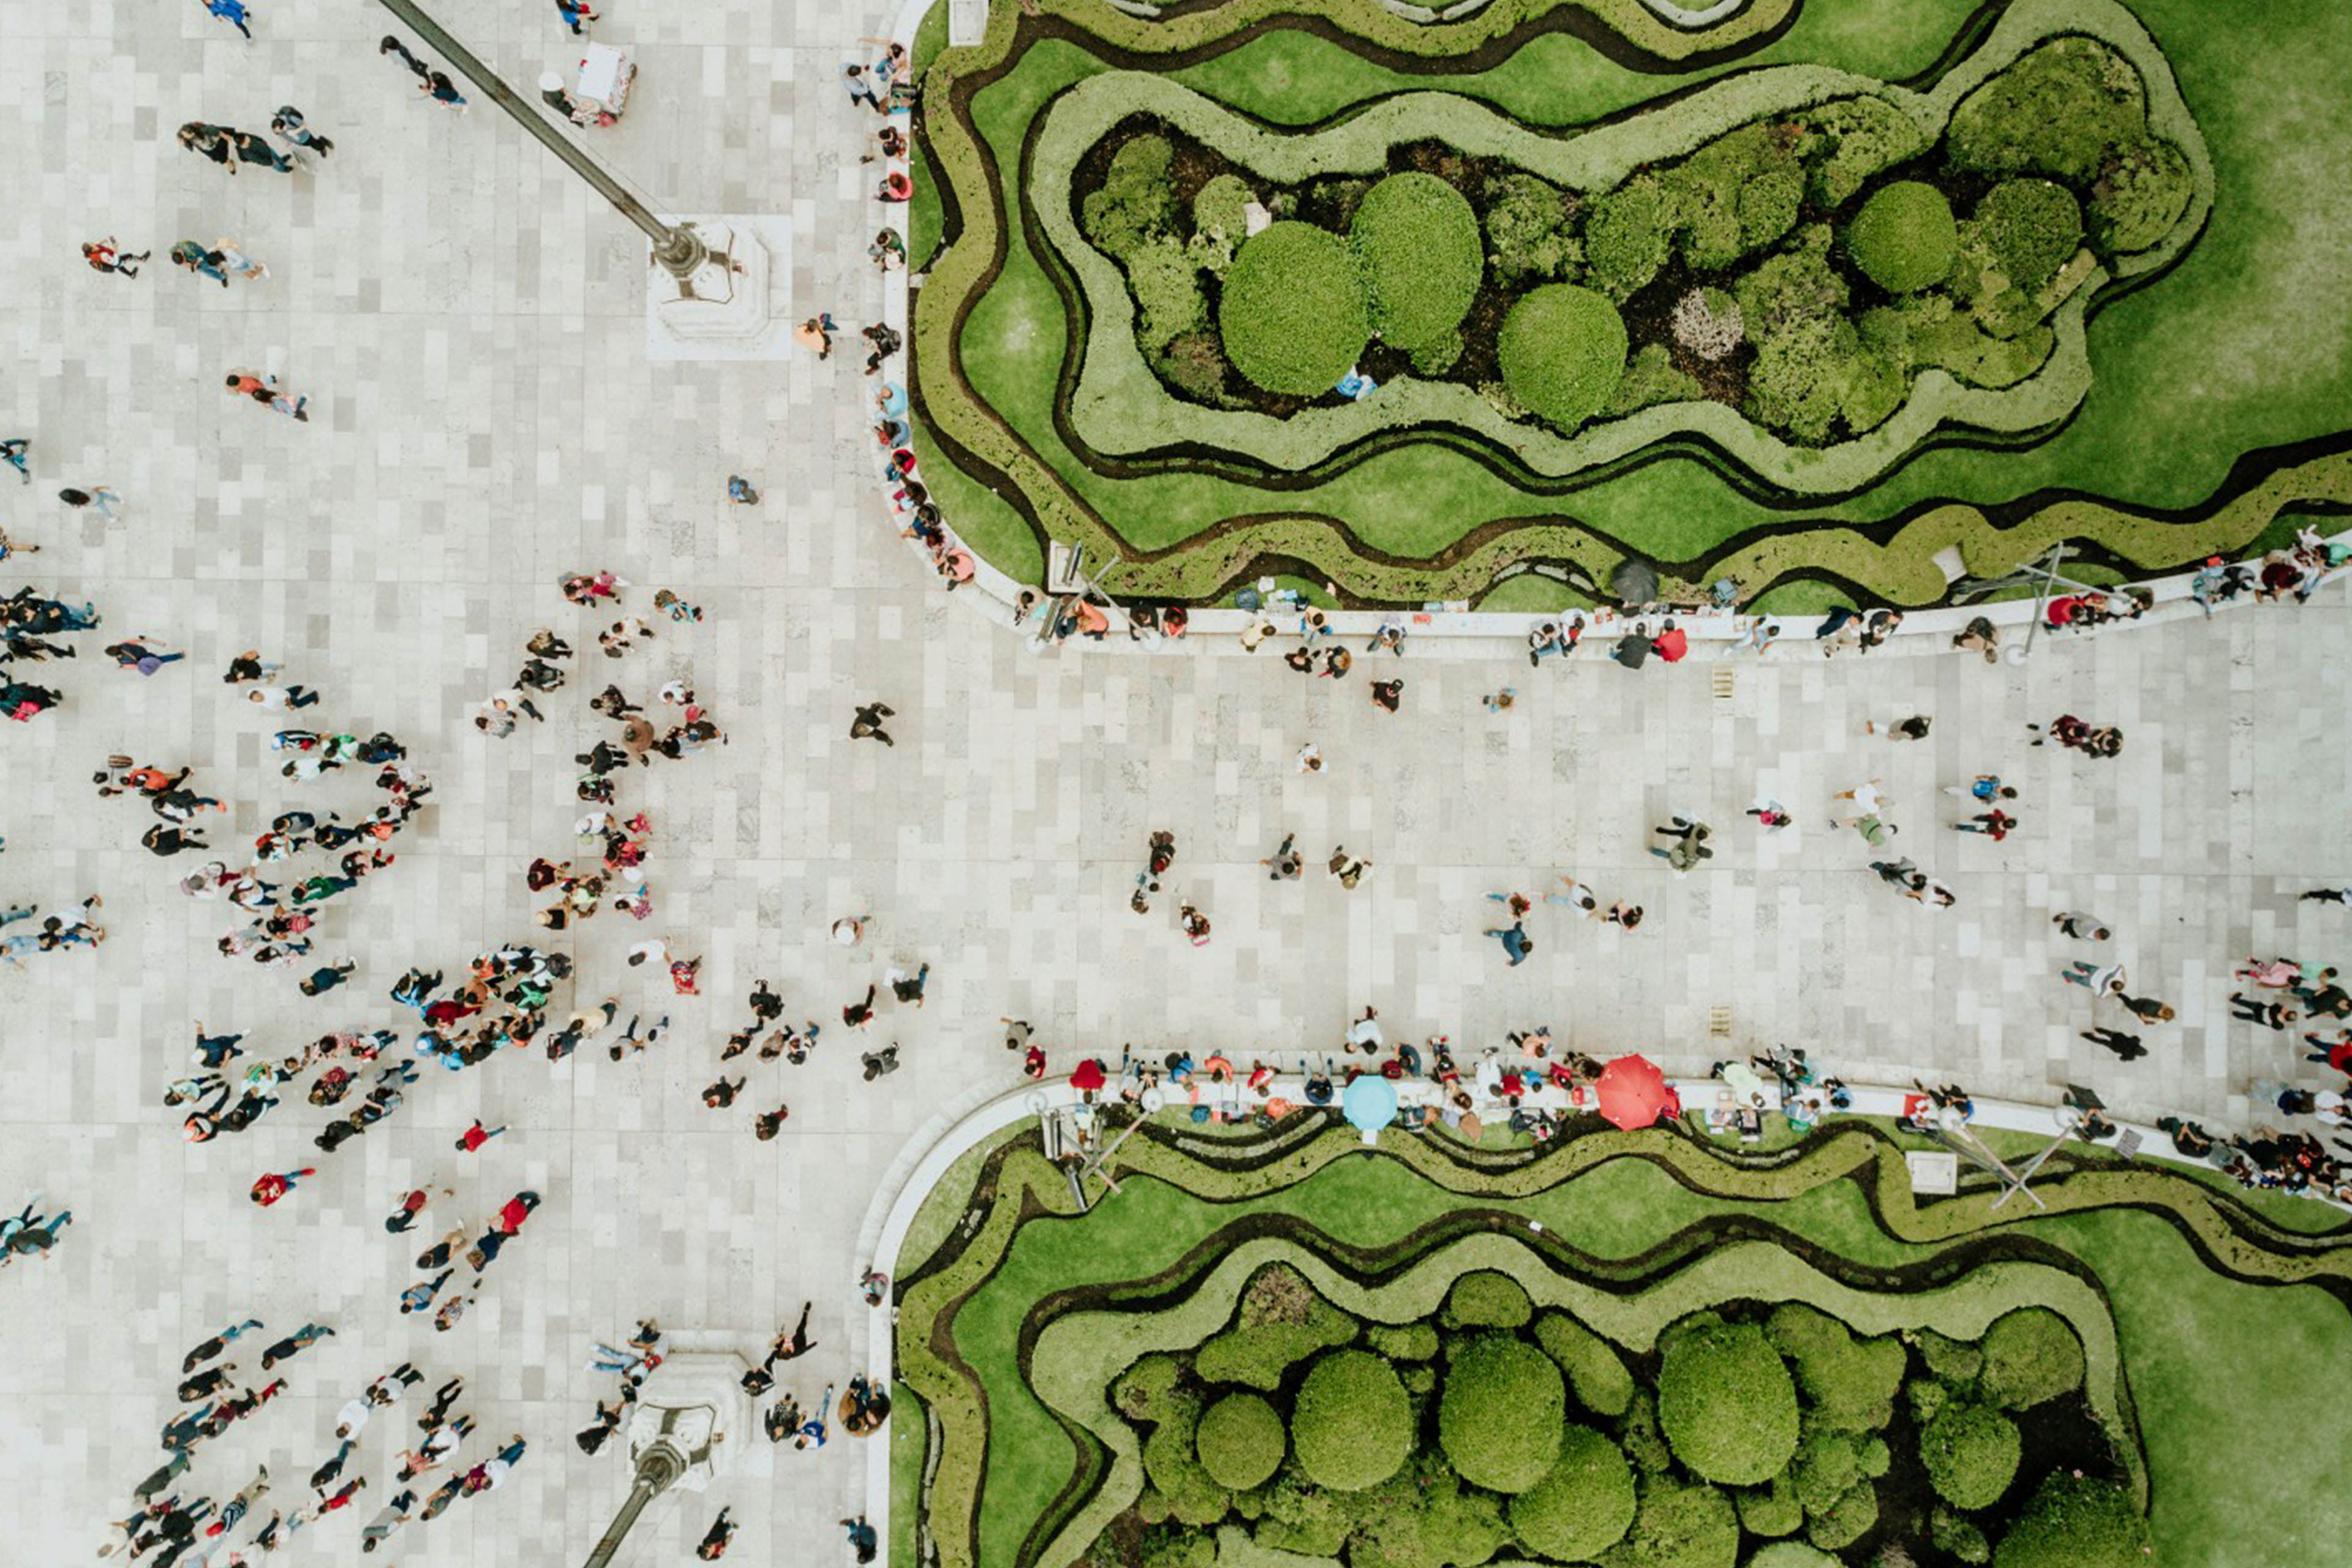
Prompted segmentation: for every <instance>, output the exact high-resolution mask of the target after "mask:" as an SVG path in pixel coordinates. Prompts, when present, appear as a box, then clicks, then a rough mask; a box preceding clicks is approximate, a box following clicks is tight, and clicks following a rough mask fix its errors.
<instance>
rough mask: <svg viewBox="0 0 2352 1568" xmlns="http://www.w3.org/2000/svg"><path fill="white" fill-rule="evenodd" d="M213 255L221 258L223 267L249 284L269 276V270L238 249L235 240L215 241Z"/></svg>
mask: <svg viewBox="0 0 2352 1568" xmlns="http://www.w3.org/2000/svg"><path fill="white" fill-rule="evenodd" d="M213 254H214V255H215V256H216V257H218V258H220V261H221V264H222V265H223V266H225V267H226V268H228V269H229V270H230V271H231V272H234V273H236V275H237V276H238V277H239V278H242V279H245V280H246V281H247V282H248V283H252V282H257V281H259V280H260V279H264V278H267V277H268V276H269V268H267V267H264V266H263V265H262V264H261V263H260V262H258V261H256V260H254V259H253V258H251V257H249V256H247V254H246V253H245V252H244V251H242V250H240V249H238V248H237V244H236V241H235V240H233V239H216V240H214V241H213Z"/></svg>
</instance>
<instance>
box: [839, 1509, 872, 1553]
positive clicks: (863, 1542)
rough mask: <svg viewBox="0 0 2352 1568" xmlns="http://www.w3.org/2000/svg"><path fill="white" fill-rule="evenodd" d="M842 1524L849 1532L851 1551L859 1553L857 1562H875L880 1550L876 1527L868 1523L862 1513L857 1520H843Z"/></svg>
mask: <svg viewBox="0 0 2352 1568" xmlns="http://www.w3.org/2000/svg"><path fill="white" fill-rule="evenodd" d="M841 1524H842V1528H843V1529H845V1530H846V1531H849V1545H850V1550H852V1551H854V1552H856V1553H857V1561H858V1562H859V1563H871V1562H873V1561H874V1553H875V1552H877V1550H878V1549H879V1542H878V1540H877V1537H876V1535H875V1533H874V1527H873V1526H872V1525H870V1524H868V1523H866V1516H865V1515H864V1514H862V1513H861V1514H859V1515H858V1516H857V1517H856V1519H845V1520H843V1521H841Z"/></svg>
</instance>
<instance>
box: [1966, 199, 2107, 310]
mask: <svg viewBox="0 0 2352 1568" xmlns="http://www.w3.org/2000/svg"><path fill="white" fill-rule="evenodd" d="M1977 222H1978V224H1979V226H1982V228H1983V230H1984V237H1985V245H1986V247H1987V248H1989V249H1990V250H1991V252H1992V258H1993V260H1995V261H1996V262H1998V263H2000V269H2001V270H2002V271H2003V272H2006V273H2008V274H2009V279H2010V281H2011V282H2012V283H2014V284H2016V285H2017V286H2018V287H2019V288H2021V289H2039V288H2041V287H2042V284H2044V283H2047V282H2048V281H2049V280H2050V279H2052V278H2053V276H2055V275H2056V273H2057V271H2058V269H2059V268H2061V267H2063V266H2065V265H2066V263H2067V262H2068V261H2069V260H2071V259H2072V258H2073V257H2074V251H2075V248H2076V247H2079V246H2080V245H2081V244H2082V243H2083V209H2082V206H2081V205H2079V204H2078V203H2076V201H2075V200H2074V193H2073V192H2071V191H2069V190H2067V189H2066V187H2065V186H2063V185H2053V184H2051V183H2050V182H2049V181H2047V180H2003V181H2002V182H2001V183H2000V184H1998V185H1995V186H1994V187H1993V188H1992V189H1991V190H1990V191H1987V192H1986V193H1985V198H1984V200H1982V201H1980V202H1979V203H1978V204H1977Z"/></svg>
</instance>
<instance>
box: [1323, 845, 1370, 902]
mask: <svg viewBox="0 0 2352 1568" xmlns="http://www.w3.org/2000/svg"><path fill="white" fill-rule="evenodd" d="M1371 868H1372V863H1371V862H1370V860H1367V859H1365V858H1363V857H1361V856H1360V855H1350V854H1349V853H1348V847H1347V846H1346V845H1344V844H1337V845H1333V846H1332V847H1331V858H1330V860H1329V862H1328V865H1327V866H1326V869H1328V871H1329V872H1330V873H1331V875H1333V876H1334V877H1337V878H1338V879H1339V885H1340V886H1341V887H1343V888H1346V889H1349V891H1351V892H1352V891H1354V889H1355V887H1356V884H1357V883H1359V882H1360V881H1362V880H1363V879H1364V873H1365V872H1367V871H1369V870H1370V869H1371Z"/></svg>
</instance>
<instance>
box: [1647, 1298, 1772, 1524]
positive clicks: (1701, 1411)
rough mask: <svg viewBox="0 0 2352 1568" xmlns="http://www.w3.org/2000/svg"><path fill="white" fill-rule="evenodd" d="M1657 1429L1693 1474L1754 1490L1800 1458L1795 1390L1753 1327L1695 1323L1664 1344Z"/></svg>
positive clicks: (1702, 1319) (1714, 1320)
mask: <svg viewBox="0 0 2352 1568" xmlns="http://www.w3.org/2000/svg"><path fill="white" fill-rule="evenodd" d="M1658 1424H1659V1426H1661V1427H1663V1428H1664V1431H1665V1435H1666V1441H1667V1442H1668V1443H1669V1444H1671V1445H1673V1447H1674V1450H1675V1458H1678V1459H1680V1460H1681V1461H1682V1462H1683V1463H1684V1464H1685V1465H1687V1466H1689V1467H1690V1468H1691V1469H1692V1470H1693V1471H1695V1472H1696V1474H1698V1475H1700V1476H1703V1477H1705V1478H1706V1479H1708V1480H1711V1481H1720V1482H1722V1483H1724V1484H1726V1485H1728V1486H1743V1487H1744V1486H1755V1485H1757V1484H1758V1483H1759V1482H1761V1481H1767V1480H1769V1479H1771V1478H1772V1477H1774V1476H1777V1475H1779V1474H1780V1471H1781V1470H1782V1469H1783V1468H1786V1467H1787V1465H1788V1463H1789V1460H1790V1457H1791V1456H1792V1455H1794V1454H1795V1453H1796V1451H1797V1385H1796V1383H1795V1382H1794V1381H1793V1380H1792V1379H1791V1378H1790V1376H1789V1369H1788V1367H1787V1365H1786V1364H1785V1363H1782V1362H1781V1360H1780V1354H1779V1353H1778V1352H1775V1351H1774V1350H1773V1349H1772V1346H1771V1344H1770V1342H1768V1341H1767V1340H1766V1339H1765V1338H1764V1334H1763V1331H1761V1330H1759V1329H1758V1328H1756V1327H1755V1326H1754V1325H1753V1324H1748V1323H1727V1322H1724V1321H1721V1320H1720V1319H1717V1318H1712V1317H1705V1316H1702V1317H1699V1318H1696V1319H1691V1320H1688V1321H1687V1322H1686V1324H1685V1326H1684V1327H1681V1328H1678V1329H1676V1330H1675V1331H1674V1332H1673V1333H1672V1335H1671V1337H1669V1338H1668V1339H1667V1341H1666V1342H1665V1351H1664V1356H1663V1357H1662V1359H1661V1361H1660V1364H1659V1368H1658Z"/></svg>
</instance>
